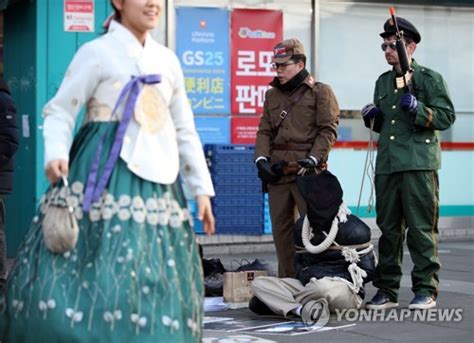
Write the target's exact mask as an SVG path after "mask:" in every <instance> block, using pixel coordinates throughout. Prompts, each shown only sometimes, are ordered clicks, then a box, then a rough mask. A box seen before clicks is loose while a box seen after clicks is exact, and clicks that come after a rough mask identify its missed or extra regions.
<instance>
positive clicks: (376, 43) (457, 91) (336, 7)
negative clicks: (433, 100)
mask: <svg viewBox="0 0 474 343" xmlns="http://www.w3.org/2000/svg"><path fill="white" fill-rule="evenodd" d="M388 7H389V5H388V4H378V3H377V4H376V3H360V2H357V3H354V2H335V1H329V0H320V6H319V8H320V34H319V39H320V42H319V51H318V54H317V55H318V57H317V58H319V76H320V79H321V81H323V82H327V83H329V84H330V85H331V86H332V87H333V88H334V91H335V92H336V95H337V97H338V100H339V105H340V107H341V109H342V110H343V115H345V116H346V117H352V116H356V117H358V118H357V120H354V119H343V120H342V121H341V129H342V130H341V132H343V133H344V132H345V133H346V137H343V138H344V140H355V141H358V140H366V139H367V130H366V129H365V128H364V127H362V126H361V125H360V112H359V111H360V109H361V108H362V107H363V106H364V105H365V104H366V103H368V102H371V101H372V97H373V90H374V85H375V81H376V79H377V77H378V76H379V75H380V74H381V73H383V72H384V71H386V70H388V69H389V66H388V65H387V64H386V62H385V59H384V56H383V54H382V51H381V50H380V37H379V35H378V34H379V33H380V32H381V31H382V27H383V23H384V22H385V20H386V19H387V18H388V16H389V12H388ZM396 9H397V14H398V15H400V16H401V17H406V18H407V19H409V20H410V21H412V22H413V23H414V24H415V25H416V26H417V28H418V29H419V31H420V33H421V35H422V40H421V42H420V44H419V45H418V46H417V49H416V52H415V54H414V58H415V59H416V60H417V61H418V62H419V63H420V64H422V65H424V66H427V67H429V68H431V69H434V70H436V71H438V72H440V73H441V74H442V75H443V77H444V78H445V80H446V82H447V84H448V87H449V90H450V93H451V97H452V100H453V103H454V106H455V109H456V115H457V119H456V122H455V124H454V126H453V127H452V128H451V129H450V130H447V131H444V132H443V133H442V138H443V140H444V141H455V142H469V141H472V140H473V127H474V97H473V96H472V90H473V89H474V64H473V62H472V61H474V39H473V38H474V37H473V32H474V22H473V20H472V18H473V16H474V8H473V7H441V6H429V7H428V6H419V5H418V6H417V5H398V6H397V8H396Z"/></svg>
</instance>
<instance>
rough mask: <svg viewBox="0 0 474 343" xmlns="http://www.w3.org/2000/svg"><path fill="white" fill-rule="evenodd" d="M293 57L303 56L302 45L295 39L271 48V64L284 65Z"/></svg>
mask: <svg viewBox="0 0 474 343" xmlns="http://www.w3.org/2000/svg"><path fill="white" fill-rule="evenodd" d="M294 55H304V47H303V43H301V42H300V41H299V40H298V39H296V38H290V39H285V40H284V41H281V42H280V43H278V44H277V45H275V47H274V48H273V58H272V62H273V63H286V62H288V61H289V60H290V59H291V57H293V56H294Z"/></svg>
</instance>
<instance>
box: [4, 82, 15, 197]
mask: <svg viewBox="0 0 474 343" xmlns="http://www.w3.org/2000/svg"><path fill="white" fill-rule="evenodd" d="M18 144H19V133H18V128H17V125H16V107H15V103H14V102H13V99H12V98H11V96H10V91H9V89H8V86H7V84H6V82H5V81H3V80H2V79H0V194H7V193H11V191H12V187H13V155H14V154H15V152H16V150H17V149H18Z"/></svg>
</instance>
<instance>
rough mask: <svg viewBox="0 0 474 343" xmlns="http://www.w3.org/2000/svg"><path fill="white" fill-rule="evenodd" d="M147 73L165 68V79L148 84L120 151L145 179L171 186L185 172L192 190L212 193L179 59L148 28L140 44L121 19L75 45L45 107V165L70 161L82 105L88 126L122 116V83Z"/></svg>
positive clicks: (135, 172)
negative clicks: (59, 161) (53, 94)
mask: <svg viewBox="0 0 474 343" xmlns="http://www.w3.org/2000/svg"><path fill="white" fill-rule="evenodd" d="M148 74H160V75H161V83H159V84H155V85H147V86H144V87H143V89H142V92H141V94H140V96H139V99H138V101H137V105H136V106H135V115H134V116H133V118H132V120H131V121H130V124H129V126H128V128H127V131H126V133H125V138H124V142H123V145H122V149H121V151H120V157H121V158H122V159H123V160H124V161H125V162H126V163H127V166H128V168H129V169H130V170H131V171H132V172H133V173H134V174H136V175H137V176H139V177H141V178H143V179H145V180H149V181H152V182H156V183H161V184H171V183H173V182H175V181H176V178H177V176H178V172H179V171H180V172H181V176H182V177H183V181H184V183H185V185H186V188H187V190H188V191H189V192H190V195H191V196H197V195H209V196H213V195H214V188H213V186H212V181H211V177H210V175H209V171H208V169H207V165H206V161H205V158H204V153H203V150H202V146H201V142H200V140H199V136H198V134H197V132H196V128H195V125H194V118H193V113H192V110H191V106H190V103H189V100H188V98H187V96H186V91H185V88H184V77H183V72H182V70H181V66H180V64H179V60H178V58H177V57H176V55H175V54H174V52H172V51H171V50H170V49H168V48H167V47H165V46H163V45H161V44H159V43H157V42H156V41H155V40H153V38H152V37H151V36H150V35H149V34H148V35H147V37H146V41H145V44H144V45H142V44H140V42H139V41H138V40H137V38H136V37H135V36H134V35H133V34H132V33H131V32H130V31H129V30H128V29H127V28H125V27H124V26H122V25H121V24H120V23H118V22H116V21H112V22H111V24H110V27H109V31H108V32H107V33H106V34H105V35H103V36H101V37H99V38H97V39H95V40H93V41H91V42H88V43H86V44H84V45H83V46H82V47H81V48H80V49H79V50H78V51H77V53H76V55H75V56H74V58H73V60H72V62H71V64H70V66H69V68H68V70H67V72H66V75H65V77H64V80H63V82H62V83H61V86H60V88H59V90H58V92H57V93H56V95H55V96H54V98H53V99H51V101H49V102H48V104H46V106H45V108H44V110H43V114H44V141H45V164H47V163H48V162H50V161H52V160H55V159H64V160H66V161H67V160H69V150H70V148H71V145H72V140H73V130H74V125H75V122H76V118H77V115H78V113H79V111H80V109H81V108H82V106H86V112H85V117H84V122H83V124H86V123H88V122H91V121H111V120H115V121H116V120H119V119H120V118H121V115H122V113H123V108H124V104H122V105H121V106H120V107H119V108H118V110H117V113H116V114H115V115H114V118H111V114H112V110H113V108H114V106H115V103H116V101H117V99H118V98H119V95H120V92H121V90H122V88H123V87H124V85H125V84H127V82H128V81H130V78H131V76H141V75H148ZM124 102H125V101H124Z"/></svg>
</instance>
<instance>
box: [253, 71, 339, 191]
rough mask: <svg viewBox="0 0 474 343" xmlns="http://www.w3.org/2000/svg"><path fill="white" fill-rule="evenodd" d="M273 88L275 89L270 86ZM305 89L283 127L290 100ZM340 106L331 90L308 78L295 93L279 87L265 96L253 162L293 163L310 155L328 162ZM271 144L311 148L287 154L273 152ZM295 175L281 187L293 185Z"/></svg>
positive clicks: (288, 178) (282, 179) (287, 179)
mask: <svg viewBox="0 0 474 343" xmlns="http://www.w3.org/2000/svg"><path fill="white" fill-rule="evenodd" d="M270 85H272V86H273V84H272V83H271V84H270ZM302 87H303V88H304V91H303V96H302V97H301V98H300V99H299V101H298V102H297V103H296V104H295V105H294V107H293V108H292V109H291V111H290V112H291V114H289V115H288V116H287V118H285V120H284V121H283V122H282V124H281V126H280V127H279V129H278V130H277V129H276V127H277V125H278V124H279V123H280V121H281V118H280V114H281V112H282V111H283V110H285V108H288V106H287V105H288V99H289V98H290V96H291V95H293V94H295V92H299V91H301V90H300V88H302ZM338 124H339V105H338V104H337V100H336V96H335V95H334V93H333V91H332V89H331V87H330V86H328V85H326V84H324V83H320V82H315V80H314V78H313V77H312V76H311V75H309V76H308V77H306V79H305V80H304V81H303V82H302V84H301V85H300V86H298V87H297V89H296V90H294V91H293V92H292V93H288V92H284V91H282V90H281V89H279V88H277V87H273V88H270V89H269V90H268V91H267V92H266V93H265V103H264V106H263V116H262V118H261V119H260V124H259V127H258V132H257V141H256V143H255V154H254V158H257V157H260V156H265V157H269V158H270V160H271V161H273V162H276V161H281V160H284V161H287V162H293V161H297V160H299V159H302V158H305V157H307V156H308V155H311V156H314V157H316V158H317V159H318V160H319V161H326V160H327V159H328V155H329V151H330V150H331V148H332V147H333V145H334V143H335V142H336V138H337V126H338ZM272 144H309V145H311V146H312V148H311V149H309V151H292V150H291V151H290V150H288V151H284V150H274V149H272ZM294 179H295V176H294V175H287V176H284V177H282V178H281V179H280V180H279V181H278V183H285V182H292V181H294Z"/></svg>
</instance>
